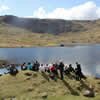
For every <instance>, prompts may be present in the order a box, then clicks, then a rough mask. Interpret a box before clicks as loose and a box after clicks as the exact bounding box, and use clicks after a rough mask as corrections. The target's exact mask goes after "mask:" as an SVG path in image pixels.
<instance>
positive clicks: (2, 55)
mask: <svg viewBox="0 0 100 100" xmlns="http://www.w3.org/2000/svg"><path fill="white" fill-rule="evenodd" d="M0 59H1V60H7V61H9V62H11V63H23V62H32V61H34V60H35V59H37V60H38V61H39V62H40V63H44V64H46V63H54V62H58V61H59V60H62V61H63V62H64V63H66V64H70V63H71V64H73V67H76V66H75V62H76V61H77V62H79V63H80V64H81V66H82V70H83V72H84V73H85V74H86V75H92V76H97V77H100V44H93V45H83V46H80V45H76V46H68V47H33V48H0ZM4 71H5V69H0V73H3V72H4Z"/></svg>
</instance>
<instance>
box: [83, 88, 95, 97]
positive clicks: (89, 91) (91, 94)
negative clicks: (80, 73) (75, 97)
mask: <svg viewBox="0 0 100 100" xmlns="http://www.w3.org/2000/svg"><path fill="white" fill-rule="evenodd" d="M83 95H84V96H86V97H95V92H94V91H93V90H85V91H84V93H83Z"/></svg>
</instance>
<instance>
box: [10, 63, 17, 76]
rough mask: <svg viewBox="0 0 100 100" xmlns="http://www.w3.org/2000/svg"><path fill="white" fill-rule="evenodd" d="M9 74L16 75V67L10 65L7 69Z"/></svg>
mask: <svg viewBox="0 0 100 100" xmlns="http://www.w3.org/2000/svg"><path fill="white" fill-rule="evenodd" d="M9 73H10V74H11V75H16V74H17V73H18V69H17V68H16V66H15V65H14V64H11V65H10V67H9Z"/></svg>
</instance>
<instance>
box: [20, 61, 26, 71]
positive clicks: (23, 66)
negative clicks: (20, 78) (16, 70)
mask: <svg viewBox="0 0 100 100" xmlns="http://www.w3.org/2000/svg"><path fill="white" fill-rule="evenodd" d="M21 70H27V66H26V63H25V62H24V63H23V64H22V65H21Z"/></svg>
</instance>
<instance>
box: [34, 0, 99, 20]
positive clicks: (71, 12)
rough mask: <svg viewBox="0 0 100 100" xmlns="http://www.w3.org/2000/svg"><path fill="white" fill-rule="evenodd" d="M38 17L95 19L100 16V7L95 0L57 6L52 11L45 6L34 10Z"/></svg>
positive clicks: (35, 15)
mask: <svg viewBox="0 0 100 100" xmlns="http://www.w3.org/2000/svg"><path fill="white" fill-rule="evenodd" d="M33 17H36V18H55V19H67V20H94V19H98V18H100V7H98V6H97V5H96V4H95V3H94V2H93V1H88V2H86V3H84V4H81V5H78V6H74V7H72V8H69V9H67V8H56V9H54V10H53V11H51V12H46V10H45V9H44V8H43V7H40V8H38V9H37V10H35V11H34V12H33Z"/></svg>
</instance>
